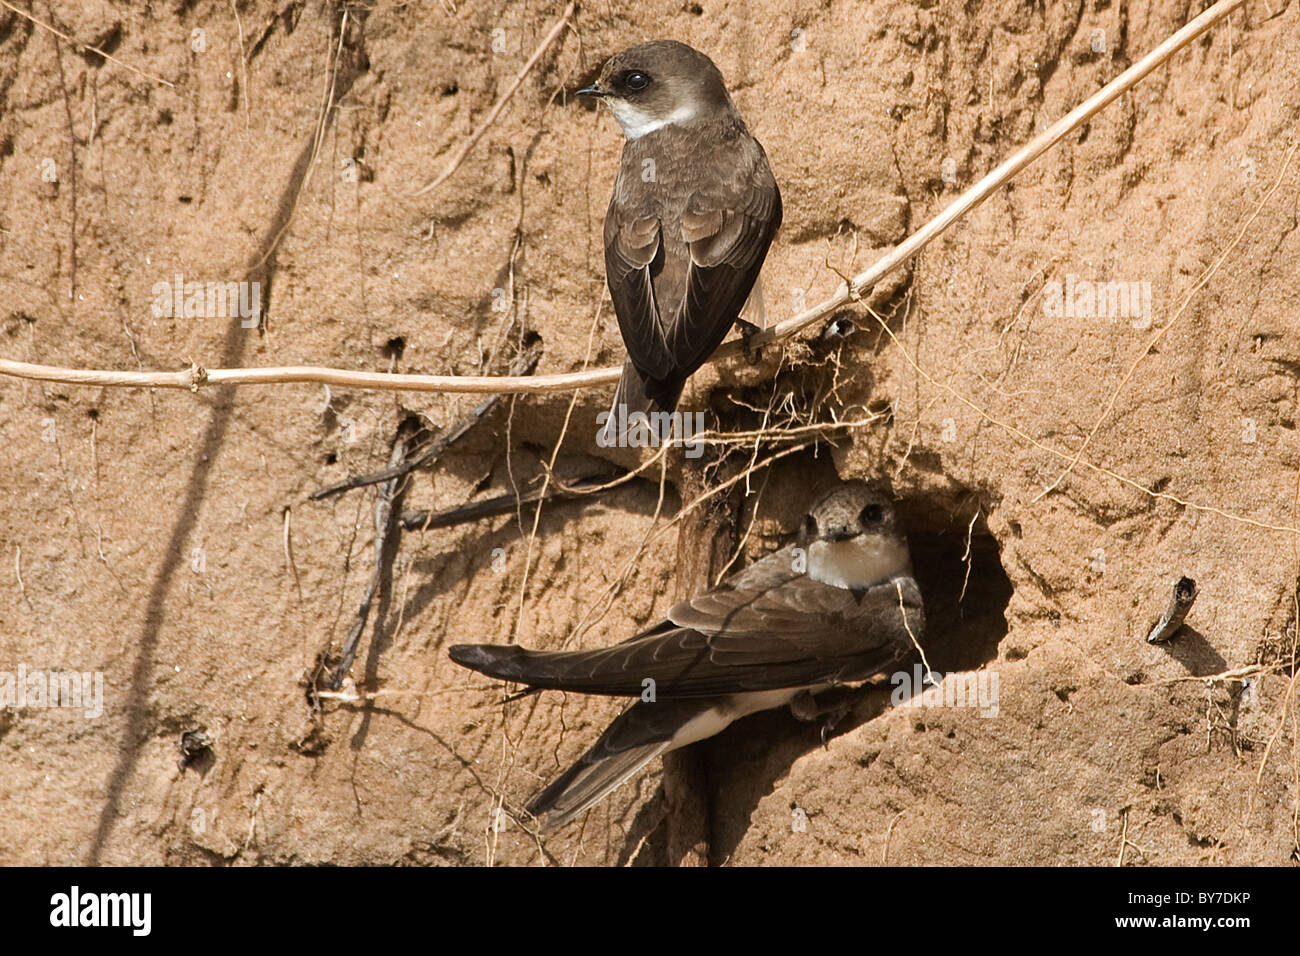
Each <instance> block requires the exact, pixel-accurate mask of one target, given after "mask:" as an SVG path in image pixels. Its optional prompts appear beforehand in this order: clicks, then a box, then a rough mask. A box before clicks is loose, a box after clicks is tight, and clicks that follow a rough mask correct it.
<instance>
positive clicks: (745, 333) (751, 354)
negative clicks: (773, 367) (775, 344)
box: [736, 319, 763, 365]
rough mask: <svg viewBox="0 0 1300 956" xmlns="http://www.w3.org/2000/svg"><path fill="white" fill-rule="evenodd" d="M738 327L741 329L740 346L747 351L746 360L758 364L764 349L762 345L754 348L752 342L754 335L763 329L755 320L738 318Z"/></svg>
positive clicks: (751, 363)
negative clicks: (749, 320)
mask: <svg viewBox="0 0 1300 956" xmlns="http://www.w3.org/2000/svg"><path fill="white" fill-rule="evenodd" d="M736 328H737V329H739V330H740V347H741V348H742V349H743V350H744V352H745V361H746V362H748V363H749V364H750V365H757V364H758V362H759V360H760V359H761V358H762V357H763V349H762V347H761V346H760V347H758V348H754V346H752V345H751V344H750V342H751V341H752V340H753V338H754V336H756V335H757V334H758V333H759V332H762V331H763V330H762V329H760V328H759V327H758V326H757V325H755V324H754V323H753V322H746V321H745V320H744V319H737V320H736Z"/></svg>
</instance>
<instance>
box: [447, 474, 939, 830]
mask: <svg viewBox="0 0 1300 956" xmlns="http://www.w3.org/2000/svg"><path fill="white" fill-rule="evenodd" d="M924 624H925V617H924V612H923V609H922V605H921V593H920V591H919V589H918V588H917V585H916V581H915V579H914V578H913V577H912V564H911V558H910V556H909V554H908V549H907V542H906V540H905V538H904V536H903V531H902V529H901V528H900V526H899V522H898V516H897V514H896V513H895V510H894V506H893V504H892V503H891V502H890V500H889V499H888V498H887V497H885V496H884V495H882V494H880V493H879V492H876V491H873V490H871V489H870V488H869V487H867V485H866V484H864V483H862V482H859V481H854V482H848V483H845V484H843V485H840V486H839V487H837V488H836V489H835V490H834V491H832V492H830V493H829V494H827V495H825V496H823V497H822V498H821V499H820V500H819V501H818V502H817V503H816V504H815V505H813V507H812V508H811V509H810V510H809V512H808V514H807V515H806V516H805V518H804V521H803V525H802V527H801V529H800V532H799V537H798V540H797V542H796V543H795V544H791V545H787V546H786V547H784V548H782V549H780V550H779V551H776V552H774V553H772V554H769V555H767V556H766V557H764V558H762V559H760V560H758V561H756V562H755V563H754V564H752V565H751V566H750V567H748V568H746V569H745V570H744V571H741V572H739V573H738V574H735V575H732V576H731V577H730V578H728V579H727V580H725V581H723V582H722V583H721V584H719V585H717V586H716V587H714V588H712V589H711V590H709V591H706V592H704V593H703V594H701V595H699V596H698V597H694V598H691V599H690V600H687V601H682V602H680V603H679V604H677V605H676V606H674V607H673V608H672V609H671V610H670V611H669V612H668V618H667V620H665V621H663V622H661V623H660V624H658V625H656V626H655V627H652V628H650V629H649V630H646V631H642V632H641V633H640V634H637V635H636V636H635V637H632V638H630V639H628V640H626V641H624V642H623V643H621V644H615V645H614V646H613V647H607V648H602V649H599V650H589V651H550V652H547V651H529V650H525V649H523V648H521V647H518V646H515V645H508V646H495V645H489V644H459V645H456V646H454V647H452V648H451V649H450V655H451V659H452V660H454V661H455V662H456V663H458V664H461V665H463V666H465V667H469V668H472V669H473V670H476V671H480V672H482V673H484V674H488V675H490V676H492V677H497V678H501V679H502V680H508V681H515V682H518V683H521V684H526V685H528V687H530V688H533V689H555V690H565V691H576V692H580V693H586V694H606V695H612V696H627V697H639V698H640V699H639V700H637V701H636V703H634V704H633V705H632V706H631V707H629V708H628V709H627V710H626V711H624V712H623V713H622V714H621V715H620V716H619V717H618V718H617V719H615V720H614V722H613V723H612V724H610V725H609V727H608V728H607V729H606V730H605V732H604V733H603V734H601V736H600V739H599V740H597V741H596V743H595V745H594V746H593V747H592V748H591V749H590V750H588V751H587V752H586V753H585V754H584V755H583V756H582V757H581V758H580V759H579V760H578V762H577V763H575V764H574V765H573V766H572V767H570V768H569V769H568V770H566V771H565V772H564V773H563V774H561V775H560V776H559V777H558V778H557V779H556V780H555V781H554V782H552V783H551V784H550V785H549V786H548V787H546V789H544V790H543V791H542V792H541V793H539V794H537V795H536V796H535V797H534V798H533V799H532V801H531V802H530V803H529V804H528V810H529V812H530V813H532V814H533V815H534V816H536V817H539V818H541V819H542V824H543V829H544V830H552V829H555V828H556V827H558V826H561V825H563V824H564V823H567V822H568V821H569V820H571V819H573V818H574V817H575V816H577V815H578V814H579V813H581V812H582V811H583V810H586V809H587V808H588V807H590V806H591V805H592V804H594V803H596V801H598V800H600V799H601V798H602V797H604V796H605V795H606V794H607V793H609V792H610V791H611V790H613V789H614V788H615V787H617V786H618V785H619V784H621V783H623V782H624V781H625V780H627V779H628V778H629V777H631V776H632V775H633V774H635V773H636V772H637V771H638V770H639V769H641V767H643V766H644V765H645V764H646V763H648V762H649V761H651V760H653V759H654V758H655V757H657V756H658V755H660V754H662V753H664V752H665V751H669V750H676V749H677V748H678V747H684V746H686V745H687V744H690V743H694V742H695V741H697V740H703V739H705V738H706V737H712V736H713V735H714V734H716V733H719V732H720V731H722V730H723V729H724V728H726V727H727V726H728V725H729V724H730V723H731V722H732V721H734V720H736V719H738V718H740V717H744V716H746V715H748V714H752V713H755V712H756V711H760V710H766V709H768V708H772V707H780V706H782V705H784V704H795V705H796V708H797V710H796V712H799V711H803V712H804V713H808V712H809V707H808V705H809V704H810V703H812V699H811V695H812V694H815V693H817V692H819V691H822V690H826V689H828V688H830V687H832V686H834V685H837V684H845V683H851V682H855V681H864V680H867V679H870V678H873V677H878V676H881V675H883V674H886V673H889V672H890V670H892V669H893V668H894V667H895V665H896V664H897V663H898V662H899V661H901V660H903V659H904V658H905V657H907V656H908V655H909V654H910V653H911V652H912V651H913V649H914V648H915V647H916V646H917V644H916V641H917V640H918V639H919V637H920V635H921V630H922V628H923V627H924Z"/></svg>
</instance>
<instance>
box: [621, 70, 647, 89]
mask: <svg viewBox="0 0 1300 956" xmlns="http://www.w3.org/2000/svg"><path fill="white" fill-rule="evenodd" d="M623 85H624V86H626V87H627V88H628V89H629V90H631V91H632V92H633V93H639V92H641V90H644V89H645V88H646V87H647V86H649V85H650V77H648V76H646V75H645V74H644V73H639V72H637V71H636V70H632V71H630V72H629V73H627V74H626V75H625V76H624V77H623Z"/></svg>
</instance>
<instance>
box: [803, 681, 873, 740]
mask: <svg viewBox="0 0 1300 956" xmlns="http://www.w3.org/2000/svg"><path fill="white" fill-rule="evenodd" d="M855 703H857V688H852V687H842V688H832V689H831V690H828V691H823V692H822V694H821V695H820V696H817V695H814V694H813V693H812V692H811V691H803V692H802V693H800V694H799V696H797V697H796V698H795V699H794V700H792V701H790V713H792V714H794V716H795V719H796V720H801V721H803V722H804V723H813V722H815V721H818V720H820V721H821V722H822V727H821V738H822V746H823V747H827V748H829V746H830V736H831V732H832V731H833V730H834V729H835V727H836V726H837V725H838V724H839V722H840V721H842V720H843V719H844V718H845V717H847V716H848V715H849V712H850V711H851V710H853V705H854V704H855Z"/></svg>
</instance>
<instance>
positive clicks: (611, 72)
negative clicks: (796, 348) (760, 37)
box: [578, 40, 781, 444]
mask: <svg viewBox="0 0 1300 956" xmlns="http://www.w3.org/2000/svg"><path fill="white" fill-rule="evenodd" d="M578 92H579V94H585V95H588V96H596V97H599V98H600V100H601V102H603V103H604V104H605V105H606V106H608V107H609V110H610V112H611V113H613V114H614V118H615V119H616V120H618V122H619V125H620V126H622V127H623V133H624V135H625V136H626V137H627V141H626V143H625V144H624V146H623V159H622V162H621V164H620V166H619V172H618V180H617V181H616V182H615V184H614V195H613V197H612V198H611V199H610V203H609V211H608V212H607V213H606V214H605V279H606V282H607V283H608V284H609V292H610V296H611V297H612V298H613V300H614V311H615V313H617V315H618V325H619V330H620V331H621V332H622V334H623V343H624V345H626V346H627V361H626V363H625V364H624V366H623V376H622V379H621V380H620V381H619V384H618V390H617V392H616V393H615V396H614V406H613V411H612V412H611V414H610V417H609V419H608V421H607V426H606V427H607V430H606V433H605V434H606V436H612V437H613V438H615V439H617V437H618V434H617V432H618V431H619V425H618V424H617V423H624V425H625V423H626V422H627V421H628V419H629V418H630V417H631V416H632V415H634V414H636V413H644V414H646V415H647V417H648V418H649V421H650V422H651V424H652V425H655V424H657V423H662V422H665V419H666V418H667V416H666V415H663V416H660V417H658V418H655V417H651V416H654V415H655V413H667V412H672V411H673V410H674V409H676V407H677V400H678V398H680V396H681V393H682V387H683V386H684V385H685V383H686V379H687V378H689V377H690V375H691V373H693V372H694V371H695V370H696V369H697V368H699V367H700V366H701V365H702V364H703V363H704V360H705V359H707V358H708V357H709V355H711V354H712V353H713V351H714V349H716V348H717V347H718V345H719V344H720V343H721V342H722V340H723V338H724V337H726V334H727V331H728V330H729V329H730V328H731V326H732V323H733V322H735V320H736V318H737V316H738V315H739V314H740V311H741V309H742V307H743V306H744V305H745V302H746V299H747V298H748V297H749V296H750V293H751V290H753V289H754V288H755V280H756V279H757V278H758V272H759V269H760V268H761V267H762V265H763V258H764V257H765V256H766V255H767V249H768V246H769V245H770V244H771V242H772V237H773V236H774V235H775V234H776V230H777V227H778V226H780V225H781V193H780V191H779V190H778V189H777V186H776V180H775V179H774V178H773V176H772V170H771V169H769V168H768V165H767V155H766V154H765V153H764V152H763V147H762V146H760V145H759V144H758V141H757V140H756V139H754V137H753V136H751V135H750V134H749V130H748V129H746V128H745V121H744V120H743V119H741V117H740V113H739V112H737V110H736V106H735V104H734V103H732V102H731V97H730V95H728V93H727V88H726V86H725V85H724V83H723V80H722V74H721V73H719V72H718V68H717V67H716V66H714V65H713V61H712V60H710V59H709V58H708V57H707V56H705V55H704V54H703V53H700V52H699V51H698V50H694V49H692V48H691V47H689V46H687V45H686V44H684V43H677V42H676V41H673V40H656V41H654V42H652V43H642V44H640V45H639V46H634V47H632V48H630V49H628V50H624V51H623V52H622V53H619V54H617V55H616V56H614V57H613V58H611V59H610V60H609V62H608V63H606V64H605V66H604V68H603V69H602V70H601V72H600V77H599V79H597V81H596V83H595V84H594V85H592V86H589V87H586V88H585V89H581V90H579V91H578ZM757 307H758V309H759V310H760V311H761V303H759V304H758V306H757ZM620 412H622V414H620ZM659 432H660V435H659V437H661V438H662V437H666V435H663V434H662V428H660V429H659ZM605 443H606V444H616V443H617V441H612V442H611V441H606V442H605Z"/></svg>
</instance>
